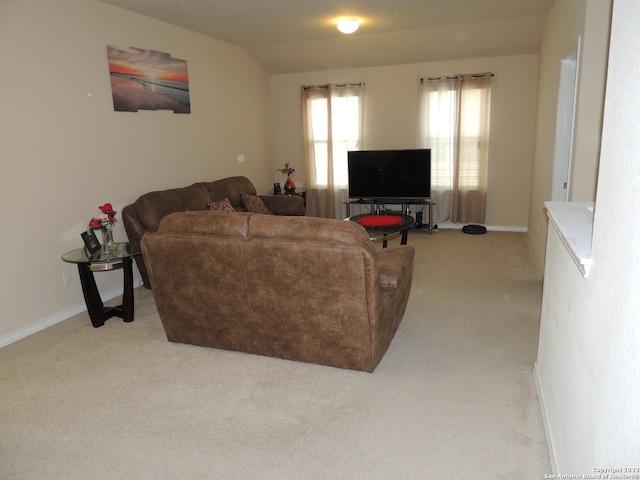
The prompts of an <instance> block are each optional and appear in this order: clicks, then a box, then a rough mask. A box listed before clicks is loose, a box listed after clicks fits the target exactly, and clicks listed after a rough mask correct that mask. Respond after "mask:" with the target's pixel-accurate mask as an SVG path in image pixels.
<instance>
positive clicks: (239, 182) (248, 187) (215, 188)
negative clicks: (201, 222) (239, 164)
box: [202, 176, 256, 211]
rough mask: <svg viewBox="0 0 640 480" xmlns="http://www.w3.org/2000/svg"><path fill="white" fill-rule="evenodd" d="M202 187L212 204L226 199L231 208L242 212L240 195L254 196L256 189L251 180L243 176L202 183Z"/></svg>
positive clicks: (242, 206)
mask: <svg viewBox="0 0 640 480" xmlns="http://www.w3.org/2000/svg"><path fill="white" fill-rule="evenodd" d="M202 185H204V188H206V190H207V193H208V195H209V199H210V200H211V201H212V202H216V201H219V200H224V199H225V198H228V199H229V201H230V202H231V205H233V208H235V209H236V210H237V211H242V210H244V205H243V203H242V193H248V194H249V195H256V187H255V186H254V185H253V183H251V180H249V179H248V178H247V177H243V176H236V177H228V178H223V179H221V180H216V181H214V182H204V183H203V184H202Z"/></svg>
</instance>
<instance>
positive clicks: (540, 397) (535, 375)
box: [533, 362, 558, 478]
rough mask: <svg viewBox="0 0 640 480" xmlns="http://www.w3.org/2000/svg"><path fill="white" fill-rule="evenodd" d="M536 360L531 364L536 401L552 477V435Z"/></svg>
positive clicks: (553, 450) (556, 469)
mask: <svg viewBox="0 0 640 480" xmlns="http://www.w3.org/2000/svg"><path fill="white" fill-rule="evenodd" d="M537 365H538V364H537V362H535V363H534V364H533V380H534V382H535V385H536V392H537V393H538V401H539V402H540V413H541V415H542V425H543V426H544V436H545V438H546V440H547V449H548V450H549V462H550V463H551V471H552V473H553V475H554V478H556V477H557V476H558V466H557V464H556V452H555V448H554V443H553V435H552V434H551V428H550V426H549V417H548V414H547V402H546V400H545V395H544V389H543V388H542V382H540V376H539V374H538V368H537Z"/></svg>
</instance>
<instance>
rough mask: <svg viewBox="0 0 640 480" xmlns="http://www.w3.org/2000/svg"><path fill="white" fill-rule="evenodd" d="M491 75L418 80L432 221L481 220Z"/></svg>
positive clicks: (420, 129)
mask: <svg viewBox="0 0 640 480" xmlns="http://www.w3.org/2000/svg"><path fill="white" fill-rule="evenodd" d="M491 77H492V75H491V73H483V74H473V75H454V76H449V77H437V78H421V79H420V95H419V121H418V142H419V146H420V147H421V148H430V149H431V198H432V200H433V201H434V202H435V203H436V206H435V207H434V219H433V220H434V221H435V222H445V221H450V222H453V223H467V222H472V223H484V221H485V210H486V196H487V165H488V158H489V115H490V104H491Z"/></svg>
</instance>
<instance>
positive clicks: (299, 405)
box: [0, 230, 551, 480]
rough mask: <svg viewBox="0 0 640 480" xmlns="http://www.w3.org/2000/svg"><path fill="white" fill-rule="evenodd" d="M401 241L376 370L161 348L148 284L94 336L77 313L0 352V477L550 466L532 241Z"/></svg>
mask: <svg viewBox="0 0 640 480" xmlns="http://www.w3.org/2000/svg"><path fill="white" fill-rule="evenodd" d="M409 244H411V245H413V246H414V247H415V248H416V259H415V272H414V279H413V289H412V293H411V297H410V299H409V305H408V307H407V312H406V315H405V317H404V319H403V321H402V323H401V324H400V327H399V329H398V332H397V334H396V336H395V338H394V340H393V342H392V343H391V346H390V347H389V350H388V351H387V354H386V356H385V357H384V359H383V360H382V362H381V363H380V365H379V366H378V368H377V369H376V371H375V372H374V373H372V374H369V373H363V372H355V371H349V370H342V369H337V368H332V367H325V366H318V365H311V364H304V363H298V362H292V361H287V360H279V359H273V358H267V357H260V356H255V355H248V354H243V353H236V352H227V351H221V350H215V349H208V348H202V347H194V346H189V345H181V344H173V343H169V342H168V341H167V340H166V337H165V335H164V331H163V329H162V325H161V322H160V319H159V317H158V314H157V311H156V309H155V304H154V301H153V295H152V293H151V292H150V291H148V290H145V289H143V288H138V289H136V302H137V303H136V312H135V321H134V322H133V323H129V324H127V323H123V322H122V321H121V320H120V319H118V318H113V319H111V320H109V321H107V323H106V324H105V325H104V326H103V327H101V328H98V329H94V328H93V327H91V324H90V322H89V318H88V316H87V314H86V313H83V314H79V315H76V316H75V317H73V318H70V319H68V320H65V321H63V322H61V323H59V324H57V325H54V326H53V327H50V328H48V329H46V330H44V331H41V332H38V333H36V334H34V335H31V336H30V337H28V338H25V339H23V340H21V341H19V342H16V343H14V344H12V345H9V346H7V347H5V348H3V349H1V350H0V365H1V370H0V478H2V479H12V480H19V479H30V480H33V479H82V480H88V479H124V478H127V479H178V478H180V479H182V478H184V479H186V478H188V479H367V480H373V479H454V478H456V479H458V478H473V479H494V478H495V479H498V478H500V479H519V480H527V479H536V480H538V479H540V478H543V477H544V475H545V474H550V473H551V467H550V464H549V456H548V452H547V447H546V442H545V438H544V431H543V425H542V419H541V414H540V407H539V402H538V399H537V396H536V391H535V387H534V381H533V364H534V361H535V358H536V351H537V339H538V327H539V318H540V302H541V294H542V274H541V272H540V270H539V267H538V265H537V263H536V260H535V257H534V254H533V250H532V249H531V247H530V243H529V240H528V237H527V235H526V234H524V233H507V232H489V233H487V234H486V235H465V234H463V233H461V232H460V231H453V230H450V231H443V230H441V231H438V232H437V233H435V234H434V235H427V234H426V233H423V232H411V233H410V235H409ZM394 245H395V243H392V245H391V246H394ZM110 303H113V302H110ZM282 303H283V308H284V307H285V305H286V292H283V299H282Z"/></svg>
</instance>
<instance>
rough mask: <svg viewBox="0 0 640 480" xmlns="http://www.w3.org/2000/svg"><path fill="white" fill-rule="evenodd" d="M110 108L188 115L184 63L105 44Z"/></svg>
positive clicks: (151, 53) (138, 50)
mask: <svg viewBox="0 0 640 480" xmlns="http://www.w3.org/2000/svg"><path fill="white" fill-rule="evenodd" d="M107 56H108V58H109V75H110V77H111V93H112V94H113V109H114V110H115V111H117V112H137V111H138V110H173V112H174V113H191V100H190V99H189V73H188V69H187V61H186V60H180V59H178V58H173V57H172V56H171V55H170V54H168V53H164V52H157V51H155V50H143V49H141V48H135V47H117V46H115V45H107Z"/></svg>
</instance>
